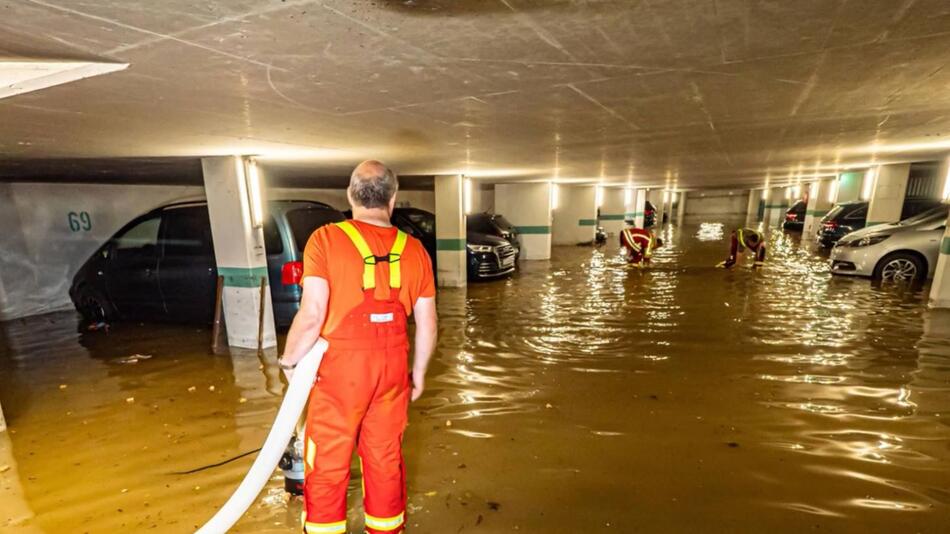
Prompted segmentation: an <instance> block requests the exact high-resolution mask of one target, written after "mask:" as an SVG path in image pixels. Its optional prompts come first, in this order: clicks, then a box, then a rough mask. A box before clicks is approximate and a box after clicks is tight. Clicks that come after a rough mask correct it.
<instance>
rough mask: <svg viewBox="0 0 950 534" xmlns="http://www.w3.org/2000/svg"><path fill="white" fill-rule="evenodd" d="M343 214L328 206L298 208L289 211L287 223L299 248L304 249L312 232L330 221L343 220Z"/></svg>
mask: <svg viewBox="0 0 950 534" xmlns="http://www.w3.org/2000/svg"><path fill="white" fill-rule="evenodd" d="M344 220H345V218H344V217H343V214H342V213H340V212H339V211H336V210H334V209H327V208H320V207H314V208H298V209H294V210H290V211H288V212H287V225H288V226H289V227H290V233H291V234H293V238H294V243H296V244H297V250H301V251H302V250H303V249H304V247H305V246H306V245H307V241H308V240H309V239H310V234H312V233H313V232H314V231H316V229H317V228H320V227H321V226H324V225H326V224H330V223H336V222H342V221H344Z"/></svg>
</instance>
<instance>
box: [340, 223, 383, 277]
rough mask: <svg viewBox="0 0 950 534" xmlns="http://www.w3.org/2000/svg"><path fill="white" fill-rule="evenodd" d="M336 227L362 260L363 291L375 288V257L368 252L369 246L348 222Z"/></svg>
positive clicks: (370, 251)
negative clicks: (344, 235) (351, 243)
mask: <svg viewBox="0 0 950 534" xmlns="http://www.w3.org/2000/svg"><path fill="white" fill-rule="evenodd" d="M336 225H337V227H339V228H340V230H343V232H344V233H345V234H346V235H347V237H349V238H350V241H352V242H353V245H354V246H355V247H356V250H358V251H359V253H360V256H361V257H362V258H363V289H364V290H366V289H373V288H375V287H376V256H375V255H374V254H373V251H372V250H370V248H369V245H368V244H367V243H366V240H365V239H363V235H362V234H360V231H359V230H357V229H356V227H355V226H353V223H351V222H350V221H343V222H338V223H336Z"/></svg>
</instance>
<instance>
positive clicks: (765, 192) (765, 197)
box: [762, 188, 769, 200]
mask: <svg viewBox="0 0 950 534" xmlns="http://www.w3.org/2000/svg"><path fill="white" fill-rule="evenodd" d="M768 199H769V190H768V188H765V189H763V190H762V200H768Z"/></svg>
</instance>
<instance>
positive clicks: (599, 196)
mask: <svg viewBox="0 0 950 534" xmlns="http://www.w3.org/2000/svg"><path fill="white" fill-rule="evenodd" d="M594 203H595V204H597V207H598V208H599V207H601V206H603V205H604V187H603V186H600V185H598V186H597V189H596V190H595V191H594Z"/></svg>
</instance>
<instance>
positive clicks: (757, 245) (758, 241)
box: [716, 228, 765, 269]
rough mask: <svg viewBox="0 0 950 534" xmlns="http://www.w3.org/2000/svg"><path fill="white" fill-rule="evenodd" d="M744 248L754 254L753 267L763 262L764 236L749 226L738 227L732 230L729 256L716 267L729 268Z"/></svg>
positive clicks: (759, 265)
mask: <svg viewBox="0 0 950 534" xmlns="http://www.w3.org/2000/svg"><path fill="white" fill-rule="evenodd" d="M745 249H749V250H750V251H752V252H753V253H754V254H755V263H753V264H752V265H753V268H755V267H761V266H762V265H764V264H765V236H763V235H762V234H760V233H759V232H757V231H755V230H753V229H751V228H739V229H737V230H735V231H734V232H732V244H731V245H730V249H729V257H728V258H727V259H726V261H723V262H720V263H719V265H717V266H716V267H723V268H726V269H729V268H730V267H732V266H733V265H735V264H736V261H737V259H738V256H739V254H742V252H743V251H745Z"/></svg>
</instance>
